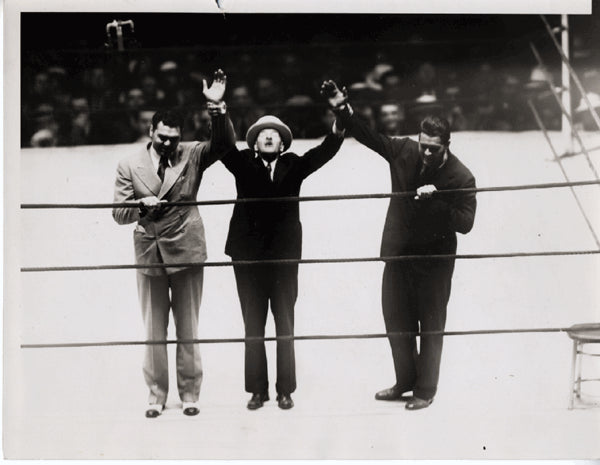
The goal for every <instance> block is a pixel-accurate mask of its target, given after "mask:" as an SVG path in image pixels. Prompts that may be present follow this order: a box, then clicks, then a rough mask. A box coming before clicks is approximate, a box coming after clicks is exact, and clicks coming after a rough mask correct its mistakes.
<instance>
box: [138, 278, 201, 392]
mask: <svg viewBox="0 0 600 465" xmlns="http://www.w3.org/2000/svg"><path fill="white" fill-rule="evenodd" d="M203 276H204V271H203V269H202V268H188V269H186V270H183V271H179V272H177V273H173V274H169V275H167V274H165V275H161V276H148V275H145V274H143V273H140V272H138V273H137V283H138V295H139V298H140V304H141V307H142V317H143V320H144V327H145V330H146V339H147V340H152V341H166V339H167V326H168V324H169V310H170V309H172V310H173V320H174V321H175V332H176V336H177V339H179V340H181V339H197V338H198V313H199V311H200V300H201V298H202V282H203ZM169 291H170V295H169ZM176 368H177V389H178V391H179V398H180V399H181V400H182V401H183V402H196V401H197V400H198V397H199V396H200V384H201V383H202V361H201V359H200V346H199V344H179V343H178V344H177V349H176ZM143 371H144V379H145V380H146V384H147V385H148V388H149V389H150V394H149V396H148V403H150V404H164V403H165V402H166V400H167V394H168V392H169V371H168V363H167V346H166V344H149V345H147V346H146V352H145V357H144V366H143Z"/></svg>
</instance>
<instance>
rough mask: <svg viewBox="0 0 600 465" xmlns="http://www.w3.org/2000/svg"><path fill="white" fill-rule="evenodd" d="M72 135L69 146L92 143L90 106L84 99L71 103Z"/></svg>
mask: <svg viewBox="0 0 600 465" xmlns="http://www.w3.org/2000/svg"><path fill="white" fill-rule="evenodd" d="M71 107H72V114H73V116H72V118H71V134H70V137H69V143H68V144H69V145H88V144H90V143H91V141H92V137H91V134H92V122H91V118H90V106H89V104H88V101H87V99H86V98H84V97H78V98H74V99H73V101H72V102H71Z"/></svg>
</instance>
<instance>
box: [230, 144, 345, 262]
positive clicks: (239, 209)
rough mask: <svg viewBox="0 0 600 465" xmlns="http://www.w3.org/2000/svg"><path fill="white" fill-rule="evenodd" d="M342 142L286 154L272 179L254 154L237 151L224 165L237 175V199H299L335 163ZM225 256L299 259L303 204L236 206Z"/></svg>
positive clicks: (252, 258) (248, 258) (278, 163)
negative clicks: (308, 184)
mask: <svg viewBox="0 0 600 465" xmlns="http://www.w3.org/2000/svg"><path fill="white" fill-rule="evenodd" d="M342 141H343V137H341V136H336V135H333V134H329V135H328V136H327V137H325V139H324V140H323V142H322V143H321V144H320V145H318V146H317V147H315V148H313V149H311V150H309V151H308V152H306V153H305V154H304V156H301V157H300V156H298V155H296V154H294V153H289V152H288V153H284V154H282V155H281V156H280V157H279V159H278V161H277V163H276V165H275V171H274V173H273V181H271V178H270V177H269V174H268V172H267V169H266V168H265V166H264V163H263V162H262V160H261V159H260V158H259V157H258V156H257V155H255V154H254V152H253V151H252V150H249V149H246V150H242V151H239V150H238V149H237V148H235V149H233V150H232V151H231V152H230V153H228V154H227V155H225V156H224V157H223V158H222V159H221V161H222V162H223V163H224V164H225V166H226V167H227V169H228V170H229V171H231V173H232V174H233V175H234V176H235V184H236V188H237V198H238V199H243V198H251V197H296V196H298V195H299V194H300V187H301V185H302V181H304V179H305V178H306V177H307V176H309V175H310V174H311V173H313V172H314V171H316V170H318V169H319V168H320V167H321V166H323V165H324V164H325V163H327V162H328V161H329V160H331V158H333V156H334V155H335V154H336V153H337V151H338V150H339V148H340V146H341V145H342ZM225 253H226V254H227V255H229V256H230V257H232V258H233V259H238V260H240V259H241V260H243V259H246V260H256V259H272V258H300V257H301V255H302V226H301V224H300V213H299V205H298V202H297V201H295V202H294V201H290V202H264V203H263V202H259V203H237V204H235V207H234V208H233V215H232V217H231V221H230V223H229V234H228V235H227V242H226V244H225Z"/></svg>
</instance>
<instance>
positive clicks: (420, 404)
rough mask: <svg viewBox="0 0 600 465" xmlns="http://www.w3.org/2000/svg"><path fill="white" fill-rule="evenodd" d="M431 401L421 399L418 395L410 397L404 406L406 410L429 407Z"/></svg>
mask: <svg viewBox="0 0 600 465" xmlns="http://www.w3.org/2000/svg"><path fill="white" fill-rule="evenodd" d="M432 402H433V397H432V398H431V399H421V398H419V397H411V398H410V399H409V400H408V401H407V402H406V405H405V406H404V407H405V408H406V410H421V409H422V408H426V407H429V406H430V405H431V403H432Z"/></svg>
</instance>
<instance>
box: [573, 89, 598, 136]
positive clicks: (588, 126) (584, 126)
mask: <svg viewBox="0 0 600 465" xmlns="http://www.w3.org/2000/svg"><path fill="white" fill-rule="evenodd" d="M586 96H587V99H588V101H589V103H590V104H591V107H592V108H593V109H594V111H595V112H596V113H598V112H600V95H598V94H596V93H595V92H588V93H587V94H586ZM573 122H574V124H575V126H576V128H577V129H578V130H580V131H581V130H583V131H598V130H599V129H598V126H597V125H596V122H595V121H594V117H593V116H592V113H591V111H590V107H589V106H588V102H586V101H585V99H584V98H583V97H582V98H581V100H580V101H579V105H578V106H577V108H575V111H574V114H573Z"/></svg>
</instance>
